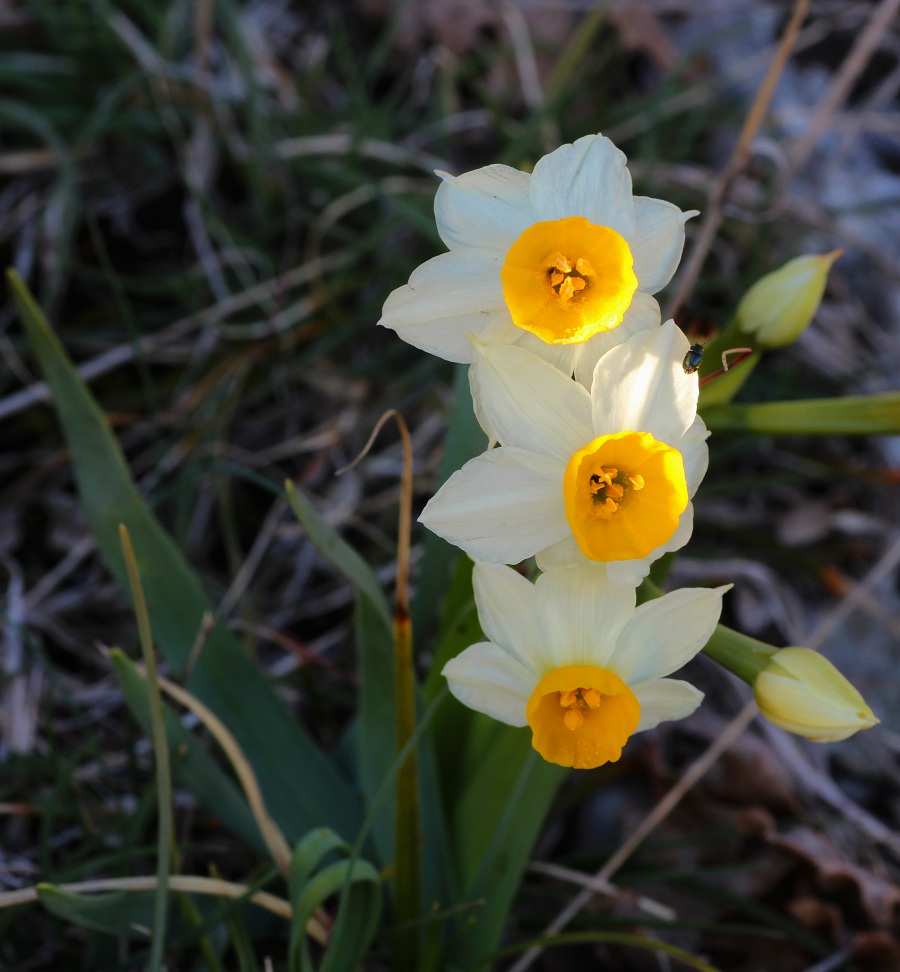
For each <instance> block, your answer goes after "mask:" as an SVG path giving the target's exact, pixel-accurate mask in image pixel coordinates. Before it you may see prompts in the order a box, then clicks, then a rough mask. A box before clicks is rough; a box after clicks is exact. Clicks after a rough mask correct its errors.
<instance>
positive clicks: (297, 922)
mask: <svg viewBox="0 0 900 972" xmlns="http://www.w3.org/2000/svg"><path fill="white" fill-rule="evenodd" d="M352 853H353V852H352V849H351V848H350V846H349V845H348V844H347V843H346V842H345V841H343V840H341V839H340V837H338V835H337V834H336V833H334V831H332V830H328V829H327V828H325V827H318V828H316V829H315V830H313V831H311V832H310V833H308V834H307V835H306V836H305V837H304V838H303V840H301V841H300V843H299V844H298V845H297V848H296V850H295V851H294V857H293V859H292V861H291V868H290V874H289V884H290V889H291V905H292V907H293V911H294V917H293V920H292V922H291V944H290V952H289V960H288V962H289V967H290V970H291V972H312V970H314V969H315V965H314V964H313V961H312V955H311V952H310V948H309V937H308V935H307V933H306V924H307V922H308V921H309V919H310V918H311V917H312V916H313V914H314V913H315V911H316V909H317V908H319V907H320V906H321V905H323V904H324V903H325V901H327V900H328V898H330V897H331V896H332V895H335V894H337V893H338V892H341V891H342V889H343V894H342V897H341V906H340V910H339V911H338V916H337V920H336V922H335V926H334V928H333V929H332V933H331V937H330V941H329V944H328V947H327V949H326V952H325V957H324V959H323V961H322V965H321V972H354V970H356V969H357V968H358V967H359V964H360V962H361V961H362V959H363V958H364V957H365V954H366V952H367V951H368V948H369V944H370V942H371V941H372V937H373V936H374V934H375V930H376V928H377V927H378V920H379V917H380V915H381V881H380V879H379V877H378V872H377V871H376V870H375V868H373V867H372V865H371V864H369V862H368V861H364V860H360V859H359V858H356V859H350V860H348V858H351V857H352ZM335 856H337V857H338V858H341V859H340V860H337V861H334V862H333V863H328V862H329V861H333V858H334V857H335Z"/></svg>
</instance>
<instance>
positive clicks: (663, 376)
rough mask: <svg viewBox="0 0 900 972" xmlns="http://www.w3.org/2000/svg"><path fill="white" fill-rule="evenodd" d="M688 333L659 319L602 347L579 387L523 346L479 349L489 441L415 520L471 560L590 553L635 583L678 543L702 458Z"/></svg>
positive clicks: (566, 562)
mask: <svg viewBox="0 0 900 972" xmlns="http://www.w3.org/2000/svg"><path fill="white" fill-rule="evenodd" d="M687 350H688V341H687V339H686V338H685V337H684V335H683V334H682V333H681V331H680V330H679V329H678V328H677V327H676V326H675V324H674V323H672V322H671V321H669V322H667V323H666V324H664V325H663V326H662V327H659V328H656V329H655V330H653V331H649V332H646V333H642V334H638V335H636V336H635V337H633V338H631V339H630V340H629V341H628V342H626V343H625V344H620V345H618V346H617V347H615V348H613V349H612V350H611V351H608V352H607V353H606V354H605V355H604V356H603V357H602V358H601V359H600V360H599V361H598V362H597V365H596V367H595V369H594V374H593V381H592V385H591V392H590V393H588V392H587V391H586V390H585V388H584V387H582V386H581V385H580V384H579V383H578V382H575V381H573V380H572V379H571V378H568V377H567V376H566V375H565V374H563V373H562V372H561V371H559V370H558V369H556V368H554V367H553V366H552V365H551V364H549V363H548V362H547V361H544V360H543V359H541V358H539V357H537V356H536V355H534V354H531V353H530V352H529V351H526V350H525V349H524V348H518V347H511V346H508V345H506V346H503V345H501V346H490V345H481V346H479V347H478V358H477V360H476V362H475V364H474V365H473V366H472V369H471V381H472V391H473V397H474V401H475V410H476V413H477V415H478V417H479V421H480V422H481V424H482V427H483V428H484V429H485V431H486V432H487V433H488V435H489V436H490V437H491V438H493V439H496V440H497V441H499V443H500V447H499V448H496V449H489V450H488V451H487V452H485V453H483V454H482V455H480V456H477V457H476V458H475V459H472V460H470V461H469V462H468V463H466V465H465V466H463V468H462V469H460V470H458V471H457V472H455V473H454V474H453V475H452V476H451V477H450V478H449V479H448V480H447V482H446V483H445V484H444V486H443V487H442V488H441V489H440V490H439V491H438V493H437V494H436V495H435V496H434V497H433V498H432V499H431V501H430V502H429V503H428V504H427V506H426V507H425V509H424V511H423V512H422V516H421V521H422V522H423V523H424V524H425V525H426V526H427V527H428V528H429V529H430V530H433V531H434V532H435V533H437V534H439V535H440V536H442V537H444V538H445V539H446V540H449V541H450V542H451V543H453V544H456V545H457V546H459V547H462V549H463V550H465V551H466V552H467V553H468V554H469V555H470V556H472V557H473V558H475V559H476V560H483V561H487V562H489V563H500V564H515V563H519V562H520V561H522V560H524V559H526V558H527V557H531V556H534V555H536V556H537V563H538V566H539V567H540V568H541V570H550V569H555V568H561V567H572V566H575V565H577V564H582V563H584V562H585V561H589V562H592V563H595V564H605V565H606V566H607V569H608V576H609V577H610V579H611V580H613V581H615V582H616V583H621V584H626V585H627V584H631V585H635V584H637V583H639V582H640V580H641V579H642V578H643V577H644V576H645V575H646V574H647V572H648V571H649V569H650V566H651V565H652V563H653V561H654V560H656V559H657V558H658V557H660V556H661V555H662V554H663V553H666V552H667V551H669V550H678V549H680V548H681V547H682V546H684V544H685V543H687V541H688V540H689V539H690V535H691V530H692V524H693V510H692V507H691V502H690V498H691V497H692V496H693V495H694V492H695V490H696V489H697V487H698V486H699V484H700V481H701V480H702V478H703V475H704V473H705V472H706V466H707V461H708V453H707V448H706V436H707V431H706V428H705V426H704V425H703V422H702V420H701V419H700V418H699V417H698V416H697V390H698V385H697V376H696V374H693V375H686V374H685V373H684V369H683V367H682V359H683V358H684V355H685V352H686V351H687Z"/></svg>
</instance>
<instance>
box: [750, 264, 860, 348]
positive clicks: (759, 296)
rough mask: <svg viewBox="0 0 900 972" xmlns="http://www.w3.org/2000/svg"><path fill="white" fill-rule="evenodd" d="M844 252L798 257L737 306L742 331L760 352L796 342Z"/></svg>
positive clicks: (757, 286)
mask: <svg viewBox="0 0 900 972" xmlns="http://www.w3.org/2000/svg"><path fill="white" fill-rule="evenodd" d="M843 252H844V251H843V250H834V251H833V252H831V253H826V254H824V255H823V256H801V257H797V258H796V259H795V260H790V261H788V262H787V263H786V264H785V265H784V266H783V267H781V269H779V270H775V271H774V272H773V273H768V274H766V276H764V277H763V278H762V279H761V280H757V281H756V283H755V284H754V285H753V286H752V287H751V288H750V289H749V290H748V291H747V293H746V294H744V296H743V297H742V298H741V302H740V304H738V309H737V315H736V316H737V325H738V327H739V328H740V330H741V331H743V332H744V333H745V334H747V335H751V336H752V337H753V338H754V344H755V345H756V346H757V347H760V348H780V347H782V346H783V345H785V344H790V343H791V342H792V341H796V340H797V338H798V337H800V334H801V333H802V332H803V331H804V330H805V329H806V326H807V325H808V324H809V322H810V321H811V320H812V319H813V315H814V314H815V312H816V311H817V310H818V308H819V304H820V303H821V301H822V294H823V292H824V290H825V281H826V279H827V278H828V271H829V269H830V268H831V264H832V263H834V261H835V260H836V259H837V258H838V257H839V256H840V255H841V254H842V253H843Z"/></svg>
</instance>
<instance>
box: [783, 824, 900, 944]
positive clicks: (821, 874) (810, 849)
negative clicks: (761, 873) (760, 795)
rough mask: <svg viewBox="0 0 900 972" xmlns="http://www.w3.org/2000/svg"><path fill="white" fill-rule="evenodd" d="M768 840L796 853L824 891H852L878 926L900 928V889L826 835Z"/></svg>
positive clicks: (798, 833) (799, 833)
mask: <svg viewBox="0 0 900 972" xmlns="http://www.w3.org/2000/svg"><path fill="white" fill-rule="evenodd" d="M767 839H768V841H769V843H771V844H772V845H774V846H776V847H783V848H784V849H785V850H787V851H790V852H791V853H793V854H796V855H797V856H799V857H800V858H802V859H803V860H805V861H806V862H807V863H809V864H811V865H812V867H813V868H814V870H815V873H816V876H817V878H818V881H819V884H820V886H821V888H822V890H823V891H824V892H826V893H829V894H835V893H841V892H846V891H847V890H852V891H853V892H854V893H855V894H856V895H857V896H858V898H859V903H860V905H861V906H862V908H863V909H864V911H865V912H866V914H867V916H868V917H869V918H870V920H871V921H872V923H873V924H874V925H880V926H881V927H882V928H890V927H898V926H900V887H898V886H897V885H896V884H894V883H893V882H891V881H888V880H887V879H886V878H883V877H881V876H880V875H878V874H873V873H872V872H871V871H868V870H866V869H865V868H862V867H860V866H859V865H857V864H854V863H852V862H851V861H848V860H847V858H846V856H845V855H844V852H843V851H842V850H841V849H840V848H839V847H838V846H837V845H836V844H834V843H833V842H832V841H831V839H830V838H829V837H827V836H826V835H825V834H822V833H818V832H817V831H813V830H808V829H799V828H798V829H796V830H793V831H791V832H790V833H788V834H777V833H774V832H773V833H771V834H770V835H769V836H768V838H767Z"/></svg>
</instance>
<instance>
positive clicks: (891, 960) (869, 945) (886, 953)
mask: <svg viewBox="0 0 900 972" xmlns="http://www.w3.org/2000/svg"><path fill="white" fill-rule="evenodd" d="M853 958H854V959H855V960H856V961H857V962H859V963H860V965H861V966H862V967H863V968H864V969H865V972H897V969H900V942H898V941H897V936H896V935H892V934H891V933H890V932H888V931H869V932H860V933H859V934H857V935H854V936H853Z"/></svg>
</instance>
